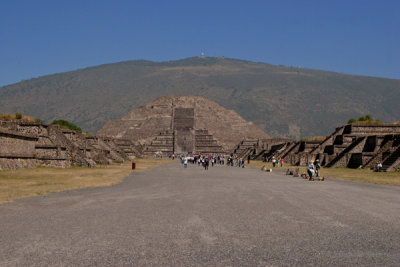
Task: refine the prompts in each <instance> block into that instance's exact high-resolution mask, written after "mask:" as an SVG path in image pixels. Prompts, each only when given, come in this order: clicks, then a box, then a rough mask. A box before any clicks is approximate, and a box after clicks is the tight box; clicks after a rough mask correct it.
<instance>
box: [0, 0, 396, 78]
mask: <svg viewBox="0 0 400 267" xmlns="http://www.w3.org/2000/svg"><path fill="white" fill-rule="evenodd" d="M201 51H204V52H205V54H206V56H213V57H219V56H225V57H229V58H237V59H244V60H250V61H257V62H266V63H270V64H275V65H287V66H301V67H305V68H313V69H322V70H330V71H335V72H340V73H349V74H358V75H366V76H377V77H388V78H395V79H400V1H398V0H393V1H389V0H376V1H369V0H346V1H342V0H297V1H289V0H287V1H285V0H276V1H267V0H265V1H251V0H247V1H235V0H231V1H217V0H214V1H207V0H206V1H190V0H186V1H173V0H171V1H162V0H159V1H151V0H149V1H145V0H143V1H118V0H114V1H111V0H110V1H102V0H95V1H94V0H79V1H75V0H68V1H67V0H65V1H62V0H58V1H56V0H47V1H45V0H35V1H32V0H0V86H2V85H6V84H11V83H15V82H19V81H21V80H26V79H30V78H33V77H38V76H43V75H47V74H52V73H58V72H64V71H70V70H76V69H79V68H84V67H88V66H95V65H99V64H104V63H112V62H118V61H125V60H134V59H148V60H152V61H167V60H177V59H182V58H186V57H192V56H198V55H200V53H201Z"/></svg>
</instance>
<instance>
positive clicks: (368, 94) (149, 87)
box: [0, 57, 400, 139]
mask: <svg viewBox="0 0 400 267" xmlns="http://www.w3.org/2000/svg"><path fill="white" fill-rule="evenodd" d="M378 89H379V90H378ZM399 90H400V80H393V79H382V78H373V77H362V76H353V75H344V74H338V73H333V72H324V71H317V70H310V69H302V68H294V67H285V66H273V65H269V64H264V63H254V62H248V61H243V60H233V59H226V58H197V57H195V58H187V59H183V60H178V61H170V62H161V63H156V62H150V61H144V60H140V61H139V60H138V61H127V62H120V63H115V64H107V65H101V66H97V67H91V68H87V69H82V70H77V71H71V72H67V73H60V74H54V75H49V76H44V77H40V78H37V79H31V80H27V81H23V82H20V83H17V84H13V85H9V86H5V87H1V88H0V107H1V110H0V112H8V113H15V112H17V111H22V112H24V113H29V114H33V115H34V116H37V117H41V118H43V119H45V120H46V121H52V120H54V119H56V118H65V119H66V120H68V121H71V122H73V123H75V124H77V125H80V126H81V127H82V128H83V130H85V131H89V132H92V133H94V132H96V131H97V130H98V129H100V127H101V126H102V125H104V123H105V122H106V121H108V120H110V119H119V118H121V117H122V116H123V115H125V114H126V113H128V112H129V111H130V110H132V109H134V108H138V107H139V106H142V105H144V104H146V103H148V102H150V101H152V100H154V99H156V98H157V97H159V96H163V95H200V96H204V97H207V98H210V99H212V100H214V101H216V102H217V103H218V104H220V105H222V106H223V107H225V108H228V109H233V110H235V111H237V112H238V113H239V114H240V115H241V116H242V117H243V118H244V119H246V120H249V121H253V122H254V123H255V124H257V125H258V126H260V127H261V128H262V129H263V130H264V131H266V132H267V133H268V134H270V135H271V136H275V137H291V138H295V139H299V138H302V137H309V136H321V135H328V134H329V133H330V132H332V131H333V130H334V128H335V127H337V126H339V125H341V124H342V123H343V121H346V120H347V119H348V118H349V117H358V116H363V115H364V114H367V113H370V114H375V116H376V117H377V118H378V119H379V120H382V121H384V122H388V121H398V120H400V118H399V116H400V115H399V114H400V105H398V103H400V94H399ZM211 115H212V114H210V116H211Z"/></svg>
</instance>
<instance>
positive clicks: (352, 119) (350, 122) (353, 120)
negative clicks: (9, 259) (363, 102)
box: [347, 118, 357, 124]
mask: <svg viewBox="0 0 400 267" xmlns="http://www.w3.org/2000/svg"><path fill="white" fill-rule="evenodd" d="M356 121H357V120H356V119H354V118H351V119H350V120H348V121H347V124H352V123H355V122H356Z"/></svg>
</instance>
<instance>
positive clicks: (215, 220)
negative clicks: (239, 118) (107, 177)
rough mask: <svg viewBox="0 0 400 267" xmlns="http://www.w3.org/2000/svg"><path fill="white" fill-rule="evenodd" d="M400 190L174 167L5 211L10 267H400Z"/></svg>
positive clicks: (0, 225) (0, 208) (3, 232)
mask: <svg viewBox="0 0 400 267" xmlns="http://www.w3.org/2000/svg"><path fill="white" fill-rule="evenodd" d="M399 263H400V188H399V187H394V186H381V185H370V184H362V183H352V182H345V181H338V180H334V179H328V180H326V181H324V182H317V181H314V182H311V181H307V180H304V179H301V178H294V177H291V176H286V175H284V173H283V172H279V171H275V170H274V171H273V172H272V173H266V172H261V171H260V170H258V169H252V168H244V169H242V168H236V167H226V166H216V167H210V169H209V170H208V171H205V170H204V169H203V168H201V167H198V166H197V165H189V167H188V168H187V169H184V168H183V166H181V165H180V164H179V163H178V162H177V161H176V160H175V161H174V162H171V163H168V164H166V165H164V166H160V167H157V168H155V169H153V170H150V171H146V172H140V173H136V172H133V173H132V174H131V175H130V176H128V177H127V178H126V179H125V180H124V182H122V183H121V184H118V185H115V186H112V187H105V188H94V189H82V190H73V191H66V192H61V193H54V194H50V195H47V196H40V197H31V198H25V199H21V200H17V201H15V202H13V203H8V204H2V205H0V266H293V265H298V266H348V265H359V266H399Z"/></svg>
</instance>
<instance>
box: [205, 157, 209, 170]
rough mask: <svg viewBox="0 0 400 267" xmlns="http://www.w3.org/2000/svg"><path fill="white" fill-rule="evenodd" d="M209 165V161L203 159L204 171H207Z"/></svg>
mask: <svg viewBox="0 0 400 267" xmlns="http://www.w3.org/2000/svg"><path fill="white" fill-rule="evenodd" d="M209 164H210V161H209V160H208V158H205V159H204V169H205V170H208V165H209Z"/></svg>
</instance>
